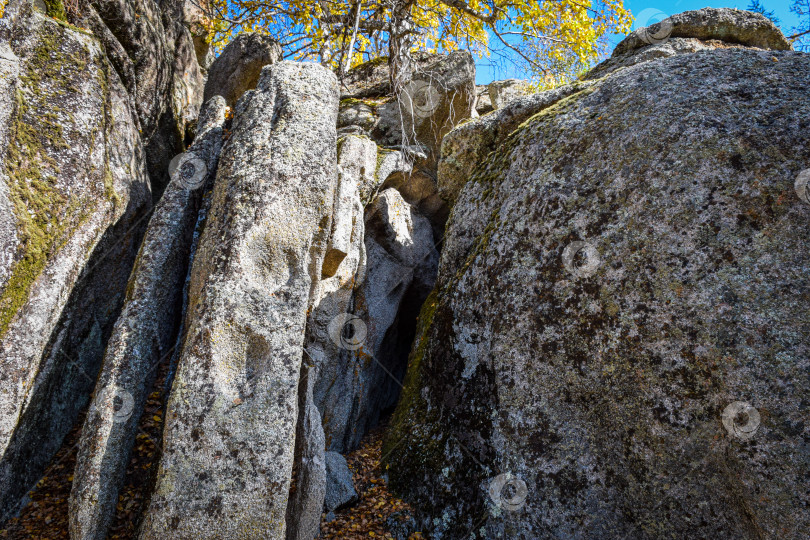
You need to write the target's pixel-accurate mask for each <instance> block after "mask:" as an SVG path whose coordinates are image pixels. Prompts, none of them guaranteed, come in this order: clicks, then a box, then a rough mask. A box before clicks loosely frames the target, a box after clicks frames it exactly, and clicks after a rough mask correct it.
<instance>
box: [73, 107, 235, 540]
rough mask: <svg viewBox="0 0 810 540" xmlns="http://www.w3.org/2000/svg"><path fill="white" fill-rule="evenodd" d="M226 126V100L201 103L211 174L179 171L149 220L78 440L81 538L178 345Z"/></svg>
mask: <svg viewBox="0 0 810 540" xmlns="http://www.w3.org/2000/svg"><path fill="white" fill-rule="evenodd" d="M224 124H225V100H224V99H223V98H222V97H220V96H215V97H214V98H212V99H211V100H210V101H209V102H208V103H206V104H205V106H204V107H203V110H202V113H201V115H200V126H199V132H198V136H197V139H196V140H195V141H194V143H193V144H192V146H191V147H190V148H189V152H191V153H194V154H195V156H197V157H198V158H199V159H200V160H202V162H203V163H205V171H206V172H205V175H206V176H205V177H202V178H200V180H199V184H195V185H192V186H189V185H187V184H186V183H184V181H183V180H184V179H183V177H182V175H181V174H180V173H179V172H178V173H176V174H175V175H174V176H173V178H172V181H171V182H170V183H169V185H168V186H167V188H166V190H165V192H164V193H163V197H162V198H161V200H160V202H159V203H158V205H157V207H156V208H155V210H154V212H153V213H152V217H151V219H150V221H149V226H148V227H147V230H146V235H145V238H144V241H143V244H142V245H141V248H140V251H139V253H138V258H137V262H136V264H135V267H134V268H133V270H132V275H131V277H130V280H129V286H128V287H127V298H126V301H125V303H124V307H123V309H122V310H121V314H120V315H119V317H118V321H117V323H116V325H115V329H114V330H113V333H112V335H111V337H110V339H109V341H108V343H107V347H106V354H105V356H104V361H103V363H102V369H101V373H100V374H99V378H98V382H97V383H96V389H95V393H94V397H93V400H92V402H91V407H90V410H89V412H88V414H87V417H86V418H85V422H84V426H83V429H82V436H81V439H80V441H79V450H78V456H77V459H76V472H75V474H74V480H73V485H72V489H71V497H70V530H71V535H72V536H73V537H75V538H85V539H88V540H89V539H99V540H103V539H104V538H105V537H106V534H107V529H108V527H109V525H110V522H111V521H112V518H113V517H114V515H115V510H116V505H117V503H118V491H119V488H120V485H121V482H122V481H123V478H124V473H125V471H126V467H127V464H128V462H129V455H130V451H131V448H132V445H133V443H134V441H135V435H136V432H137V429H138V422H139V420H140V414H139V413H140V411H142V410H143V406H144V403H145V401H146V397H147V394H148V392H149V390H150V388H151V387H152V383H153V381H154V379H155V376H156V374H157V370H158V366H159V364H160V363H161V362H165V361H167V359H168V357H169V356H170V355H171V353H172V352H173V348H174V344H175V342H176V337H177V336H176V331H177V328H176V326H177V324H176V321H177V320H178V319H179V317H180V314H181V313H180V309H181V304H182V292H183V282H184V281H185V277H186V273H187V270H188V268H187V267H188V261H189V251H190V247H191V241H192V233H193V231H194V227H195V224H196V222H197V213H198V211H199V209H200V206H201V202H202V196H203V194H204V193H205V192H206V190H207V189H210V181H211V179H213V173H214V172H215V171H216V164H217V160H218V157H219V151H220V148H221V147H222V138H223V127H224ZM115 398H118V400H119V403H118V405H119V407H120V406H122V405H123V404H126V408H127V409H128V410H126V411H124V413H123V414H122V413H121V411H120V410H117V409H116V403H115Z"/></svg>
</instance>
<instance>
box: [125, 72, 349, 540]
mask: <svg viewBox="0 0 810 540" xmlns="http://www.w3.org/2000/svg"><path fill="white" fill-rule="evenodd" d="M337 108H338V93H337V80H336V78H335V77H334V75H332V74H331V73H329V72H328V71H327V70H325V69H324V68H322V67H320V66H317V65H314V64H295V63H289V62H281V63H278V64H275V65H273V66H270V67H268V68H267V69H265V70H264V71H263V75H262V77H261V78H260V80H259V84H258V86H257V88H256V90H255V91H254V92H252V93H251V94H250V96H249V98H248V100H247V101H245V102H240V105H239V106H238V107H237V113H236V117H235V119H234V123H233V127H232V132H231V137H230V139H229V140H228V142H227V143H226V145H225V147H224V148H223V151H222V156H221V158H220V164H219V170H218V172H217V178H216V181H215V185H214V194H213V202H212V205H211V209H210V213H209V215H208V222H207V224H206V227H205V230H204V232H203V235H202V237H201V240H200V245H199V248H198V251H197V254H196V256H195V259H194V263H193V268H192V277H191V287H190V294H189V296H190V300H189V307H188V313H187V317H186V321H187V334H186V341H185V345H184V347H183V351H182V353H181V357H180V363H179V366H178V370H177V374H176V378H175V381H174V384H173V387H172V392H171V397H170V401H169V405H168V408H167V412H166V426H165V429H164V447H163V455H162V459H161V465H160V470H159V473H158V479H157V485H156V488H155V492H154V494H153V497H152V501H151V503H150V506H149V510H148V512H147V513H146V518H145V521H144V525H143V530H142V535H141V538H143V539H150V538H165V537H166V536H167V535H170V536H171V537H172V538H178V539H179V538H221V537H229V538H234V537H250V538H258V537H261V538H283V537H284V536H285V513H286V510H287V503H288V500H287V499H288V492H289V488H290V477H291V474H292V466H293V456H294V441H295V430H296V421H297V418H298V415H297V403H298V394H299V392H298V390H299V374H300V371H301V360H302V357H303V356H304V347H303V346H304V330H305V326H306V319H307V312H308V310H309V309H310V308H311V307H312V304H313V302H314V297H313V295H312V293H313V289H314V287H315V285H316V284H317V282H318V280H319V279H320V276H321V270H322V269H321V266H322V262H323V258H324V255H325V253H326V249H327V241H328V239H329V232H330V229H331V219H330V217H331V213H332V208H333V204H334V203H333V199H334V193H335V189H336V184H337V178H336V171H335V169H334V167H333V166H330V165H329V164H330V163H336V128H335V125H336V121H337Z"/></svg>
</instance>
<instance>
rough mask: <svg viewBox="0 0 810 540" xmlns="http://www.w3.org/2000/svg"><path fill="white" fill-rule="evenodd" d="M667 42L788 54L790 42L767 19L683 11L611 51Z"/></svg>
mask: <svg viewBox="0 0 810 540" xmlns="http://www.w3.org/2000/svg"><path fill="white" fill-rule="evenodd" d="M668 38H696V39H699V40H701V41H709V40H718V41H722V42H724V43H730V44H735V43H736V44H740V45H745V46H747V47H757V48H760V49H772V50H777V51H788V50H790V49H791V46H790V42H789V41H788V40H787V39H786V38H785V36H784V35H783V34H782V32H780V31H779V28H778V27H777V26H776V25H775V24H774V23H773V21H771V20H770V19H769V18H768V17H765V16H764V15H762V14H760V13H753V12H751V11H739V10H736V9H728V8H721V9H715V8H703V9H699V10H696V11H684V12H683V13H677V14H675V15H673V16H672V17H668V18H666V19H664V20H663V21H661V22H658V23H655V24H653V25H651V26H650V27H646V28H639V29H637V30H634V31H633V32H632V33H631V34H630V35H629V36H627V38H625V39H624V40H623V41H622V42H621V43H619V44H618V45H617V46H616V48H615V49H613V54H612V55H613V56H620V55H622V54H625V53H628V52H631V51H633V50H635V49H639V48H642V47H646V46H647V45H652V44H656V43H660V42H662V41H664V40H666V39H668Z"/></svg>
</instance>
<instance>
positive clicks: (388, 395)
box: [309, 189, 438, 452]
mask: <svg viewBox="0 0 810 540" xmlns="http://www.w3.org/2000/svg"><path fill="white" fill-rule="evenodd" d="M364 226H365V246H364V257H365V261H364V263H365V264H364V265H363V266H360V267H358V270H357V275H356V277H355V278H354V281H355V283H354V287H353V291H350V292H353V293H354V294H353V295H352V296H349V297H348V298H344V305H347V308H346V309H345V311H343V312H340V311H336V310H333V313H334V316H333V318H332V319H331V320H330V325H329V326H331V328H330V327H327V331H326V333H327V335H328V336H329V337H328V338H321V339H320V340H318V341H317V344H319V347H317V348H316V347H310V348H309V350H311V351H324V353H320V352H318V353H317V356H316V355H313V356H314V357H316V358H323V360H321V362H320V365H321V368H320V369H321V373H320V377H319V380H318V383H317V385H316V387H315V402H316V404H318V408H319V409H320V410H321V412H322V416H323V418H324V420H323V425H324V432H325V433H326V444H327V449H328V450H331V451H337V452H346V451H350V450H353V449H354V448H356V447H357V445H358V444H359V443H360V439H361V438H362V437H363V435H365V434H366V433H367V432H368V430H369V429H371V428H372V427H374V426H375V425H376V424H377V422H379V419H380V417H381V416H382V414H383V412H384V411H386V410H387V409H390V408H391V407H393V406H394V404H395V403H396V399H397V396H398V394H399V389H400V385H401V381H402V377H403V375H404V368H405V357H406V356H407V352H408V347H409V344H410V342H411V340H412V339H413V332H414V324H415V317H416V313H417V312H418V309H419V306H420V305H421V303H422V301H423V300H424V298H425V297H426V296H427V295H428V293H429V292H430V289H431V288H432V286H433V283H434V281H435V274H436V267H437V265H438V252H437V251H436V248H435V246H434V241H433V233H432V230H431V226H430V223H429V221H428V220H427V219H426V218H425V217H423V216H421V215H419V214H418V213H417V212H415V210H414V209H413V207H412V206H411V205H409V204H408V203H407V202H405V201H404V200H403V198H402V196H401V195H400V194H399V192H397V191H396V190H394V189H387V190H385V191H383V192H382V193H380V194H379V195H378V196H377V198H376V199H375V200H374V201H373V202H372V203H371V204H370V205H369V207H368V208H367V209H366V215H365V225H364ZM330 343H331V344H332V345H331V347H330V346H329V344H330Z"/></svg>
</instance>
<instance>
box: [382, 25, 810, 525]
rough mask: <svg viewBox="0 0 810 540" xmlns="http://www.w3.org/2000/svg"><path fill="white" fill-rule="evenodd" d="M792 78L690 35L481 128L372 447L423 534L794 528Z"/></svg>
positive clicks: (799, 511) (795, 133)
mask: <svg viewBox="0 0 810 540" xmlns="http://www.w3.org/2000/svg"><path fill="white" fill-rule="evenodd" d="M691 17H694V15H690V14H684V15H683V18H684V19H689V18H691ZM723 17H724V18H725V17H726V15H725V14H724V15H723ZM743 17H744V18H745V19H746V20H747V19H748V18H749V16H748V15H744V16H743ZM777 41H778V40H777ZM777 48H778V47H777ZM777 87H778V88H779V91H778V92H777V91H775V90H774V89H775V88H777ZM808 88H810V56H809V55H807V54H804V53H798V52H789V51H777V50H770V51H765V50H757V49H753V48H716V49H714V50H701V51H697V52H694V53H688V54H679V55H675V56H670V57H667V58H661V59H652V60H649V61H647V62H642V63H637V64H635V65H632V66H629V67H625V68H623V69H619V70H616V71H614V72H613V73H611V74H609V75H606V76H605V77H602V78H600V79H598V80H595V81H593V84H591V85H590V86H585V87H580V88H575V89H574V91H573V93H570V95H568V96H567V97H565V96H560V97H561V99H559V100H558V101H556V102H555V103H551V104H549V103H546V104H545V106H544V108H543V109H542V110H540V111H539V113H538V114H535V115H534V116H532V117H531V118H529V119H528V120H527V121H526V122H525V123H523V124H522V126H520V128H519V129H512V130H511V132H510V133H509V134H508V135H507V136H505V137H496V138H495V139H490V141H494V142H490V143H488V145H487V146H486V148H487V150H486V152H482V153H481V154H479V155H478V163H477V165H476V166H474V167H473V168H472V171H471V174H470V175H469V177H468V178H467V182H466V183H465V184H464V185H463V187H462V188H461V190H460V194H459V195H458V197H457V198H456V199H455V205H454V208H453V212H452V215H451V217H450V221H449V223H448V233H447V237H446V239H445V249H444V251H443V252H442V259H441V264H440V268H439V278H438V282H437V285H436V288H435V292H434V293H433V294H432V296H431V297H430V298H429V299H428V300H427V302H426V303H425V306H424V307H423V309H422V312H421V315H420V328H419V331H418V337H417V341H416V343H415V345H414V348H413V351H412V354H411V357H410V360H409V362H410V363H409V369H408V376H407V378H406V382H405V389H404V390H403V394H402V399H401V401H400V403H399V406H398V409H397V411H396V413H395V415H394V418H393V420H392V427H391V429H390V431H389V433H388V434H387V436H386V440H385V443H384V448H383V455H387V456H388V457H387V459H386V464H387V465H388V467H389V468H388V473H389V477H390V482H391V486H392V487H393V489H394V490H395V491H397V492H398V493H400V494H401V495H403V496H404V497H405V498H406V500H407V501H409V502H411V503H413V504H415V505H416V506H417V507H418V508H419V510H420V521H421V524H422V525H423V526H424V527H425V528H426V529H428V530H430V531H432V534H433V536H434V537H435V538H459V537H475V538H481V537H486V538H594V539H595V538H665V537H666V538H670V537H675V538H728V539H732V538H786V539H787V538H790V539H799V538H803V537H804V536H806V531H807V530H808V529H809V528H810V512H808V510H807V509H808V508H810V496H809V495H808V491H807V489H806V476H807V471H808V467H809V466H810V454H808V451H807V440H808V436H810V433H809V432H808V429H810V428H809V427H808V424H807V420H806V412H805V411H804V404H805V403H806V402H807V401H808V398H809V396H810V360H808V359H810V322H808V319H807V317H806V316H805V315H804V314H806V313H807V312H808V310H810V294H809V293H808V291H810V281H809V280H808V279H809V278H808V272H807V269H808V268H810V252H808V250H807V249H806V234H805V231H806V228H807V222H808V220H809V219H810V205H808V204H807V202H806V199H805V200H803V199H801V198H800V197H799V195H798V194H797V192H796V191H794V182H796V181H797V179H798V178H799V175H800V172H801V171H803V170H806V169H807V168H808V166H810V97H808V96H809V94H808V92H807V89H808ZM525 99H529V98H525ZM515 103H518V102H515ZM508 107H509V106H507V108H508ZM504 110H505V109H504ZM488 117H495V113H494V114H491V115H488ZM488 117H484V118H488ZM484 118H482V119H481V120H483V119H484ZM446 155H448V154H446ZM440 182H441V180H440ZM797 183H798V184H801V182H797Z"/></svg>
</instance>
